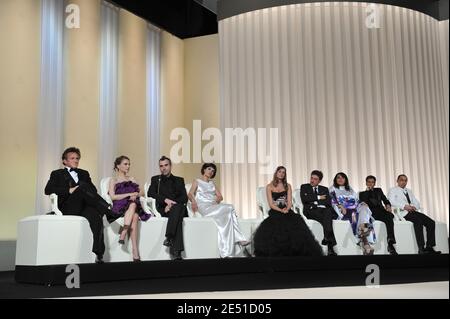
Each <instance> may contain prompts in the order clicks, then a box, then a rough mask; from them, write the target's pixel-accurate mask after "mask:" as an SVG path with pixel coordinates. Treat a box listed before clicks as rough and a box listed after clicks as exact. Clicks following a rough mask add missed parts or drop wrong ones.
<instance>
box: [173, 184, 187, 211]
mask: <svg viewBox="0 0 450 319" xmlns="http://www.w3.org/2000/svg"><path fill="white" fill-rule="evenodd" d="M176 189H177V193H178V196H177V197H176V198H175V199H174V201H175V202H177V204H182V205H186V204H187V202H188V196H187V193H186V186H185V184H184V178H182V177H179V178H177V184H176Z"/></svg>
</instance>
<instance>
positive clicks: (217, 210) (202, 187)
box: [195, 179, 246, 258]
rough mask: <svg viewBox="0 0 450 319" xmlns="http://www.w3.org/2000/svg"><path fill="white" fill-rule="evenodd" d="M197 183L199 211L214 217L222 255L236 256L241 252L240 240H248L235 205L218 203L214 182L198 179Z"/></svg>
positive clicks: (196, 198) (203, 214)
mask: <svg viewBox="0 0 450 319" xmlns="http://www.w3.org/2000/svg"><path fill="white" fill-rule="evenodd" d="M197 184H198V187H197V191H196V193H195V200H196V202H197V205H198V212H199V213H200V214H201V215H202V216H203V217H210V218H213V219H214V222H215V223H216V225H217V228H218V230H219V236H218V241H219V242H218V243H219V253H220V257H222V258H226V257H236V256H237V255H238V254H239V253H240V252H241V248H240V246H239V242H243V241H246V239H245V237H244V235H243V234H242V232H241V230H240V227H239V224H238V219H237V214H236V210H235V209H234V206H233V205H231V204H223V203H220V204H217V202H216V186H215V184H214V182H212V181H209V182H205V181H203V180H201V179H197Z"/></svg>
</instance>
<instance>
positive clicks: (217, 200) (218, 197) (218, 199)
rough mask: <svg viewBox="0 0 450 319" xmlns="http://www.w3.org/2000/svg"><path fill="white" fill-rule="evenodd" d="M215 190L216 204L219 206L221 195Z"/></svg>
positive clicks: (221, 199)
mask: <svg viewBox="0 0 450 319" xmlns="http://www.w3.org/2000/svg"><path fill="white" fill-rule="evenodd" d="M215 188H216V203H217V204H219V203H220V202H221V201H223V196H222V193H221V192H220V191H219V190H218V189H217V187H215Z"/></svg>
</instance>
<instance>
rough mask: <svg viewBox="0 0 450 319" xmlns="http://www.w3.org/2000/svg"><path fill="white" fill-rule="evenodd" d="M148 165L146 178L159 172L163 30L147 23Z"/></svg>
mask: <svg viewBox="0 0 450 319" xmlns="http://www.w3.org/2000/svg"><path fill="white" fill-rule="evenodd" d="M146 59H147V61H146V63H147V88H146V90H147V139H146V140H147V157H148V158H147V167H146V180H147V181H150V179H151V177H152V176H153V175H157V174H158V173H159V168H158V164H159V157H160V113H161V112H160V107H161V103H160V70H161V68H160V61H161V31H160V30H159V29H157V28H156V27H154V26H152V25H150V24H149V25H147V58H146Z"/></svg>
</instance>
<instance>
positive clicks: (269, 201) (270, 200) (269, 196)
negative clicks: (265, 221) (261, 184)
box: [266, 185, 283, 213]
mask: <svg viewBox="0 0 450 319" xmlns="http://www.w3.org/2000/svg"><path fill="white" fill-rule="evenodd" d="M266 197H267V203H268V204H269V207H270V208H271V209H273V210H276V211H277V212H280V213H283V210H282V209H281V208H279V207H278V206H275V204H274V203H273V200H272V190H271V189H270V185H267V186H266Z"/></svg>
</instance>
